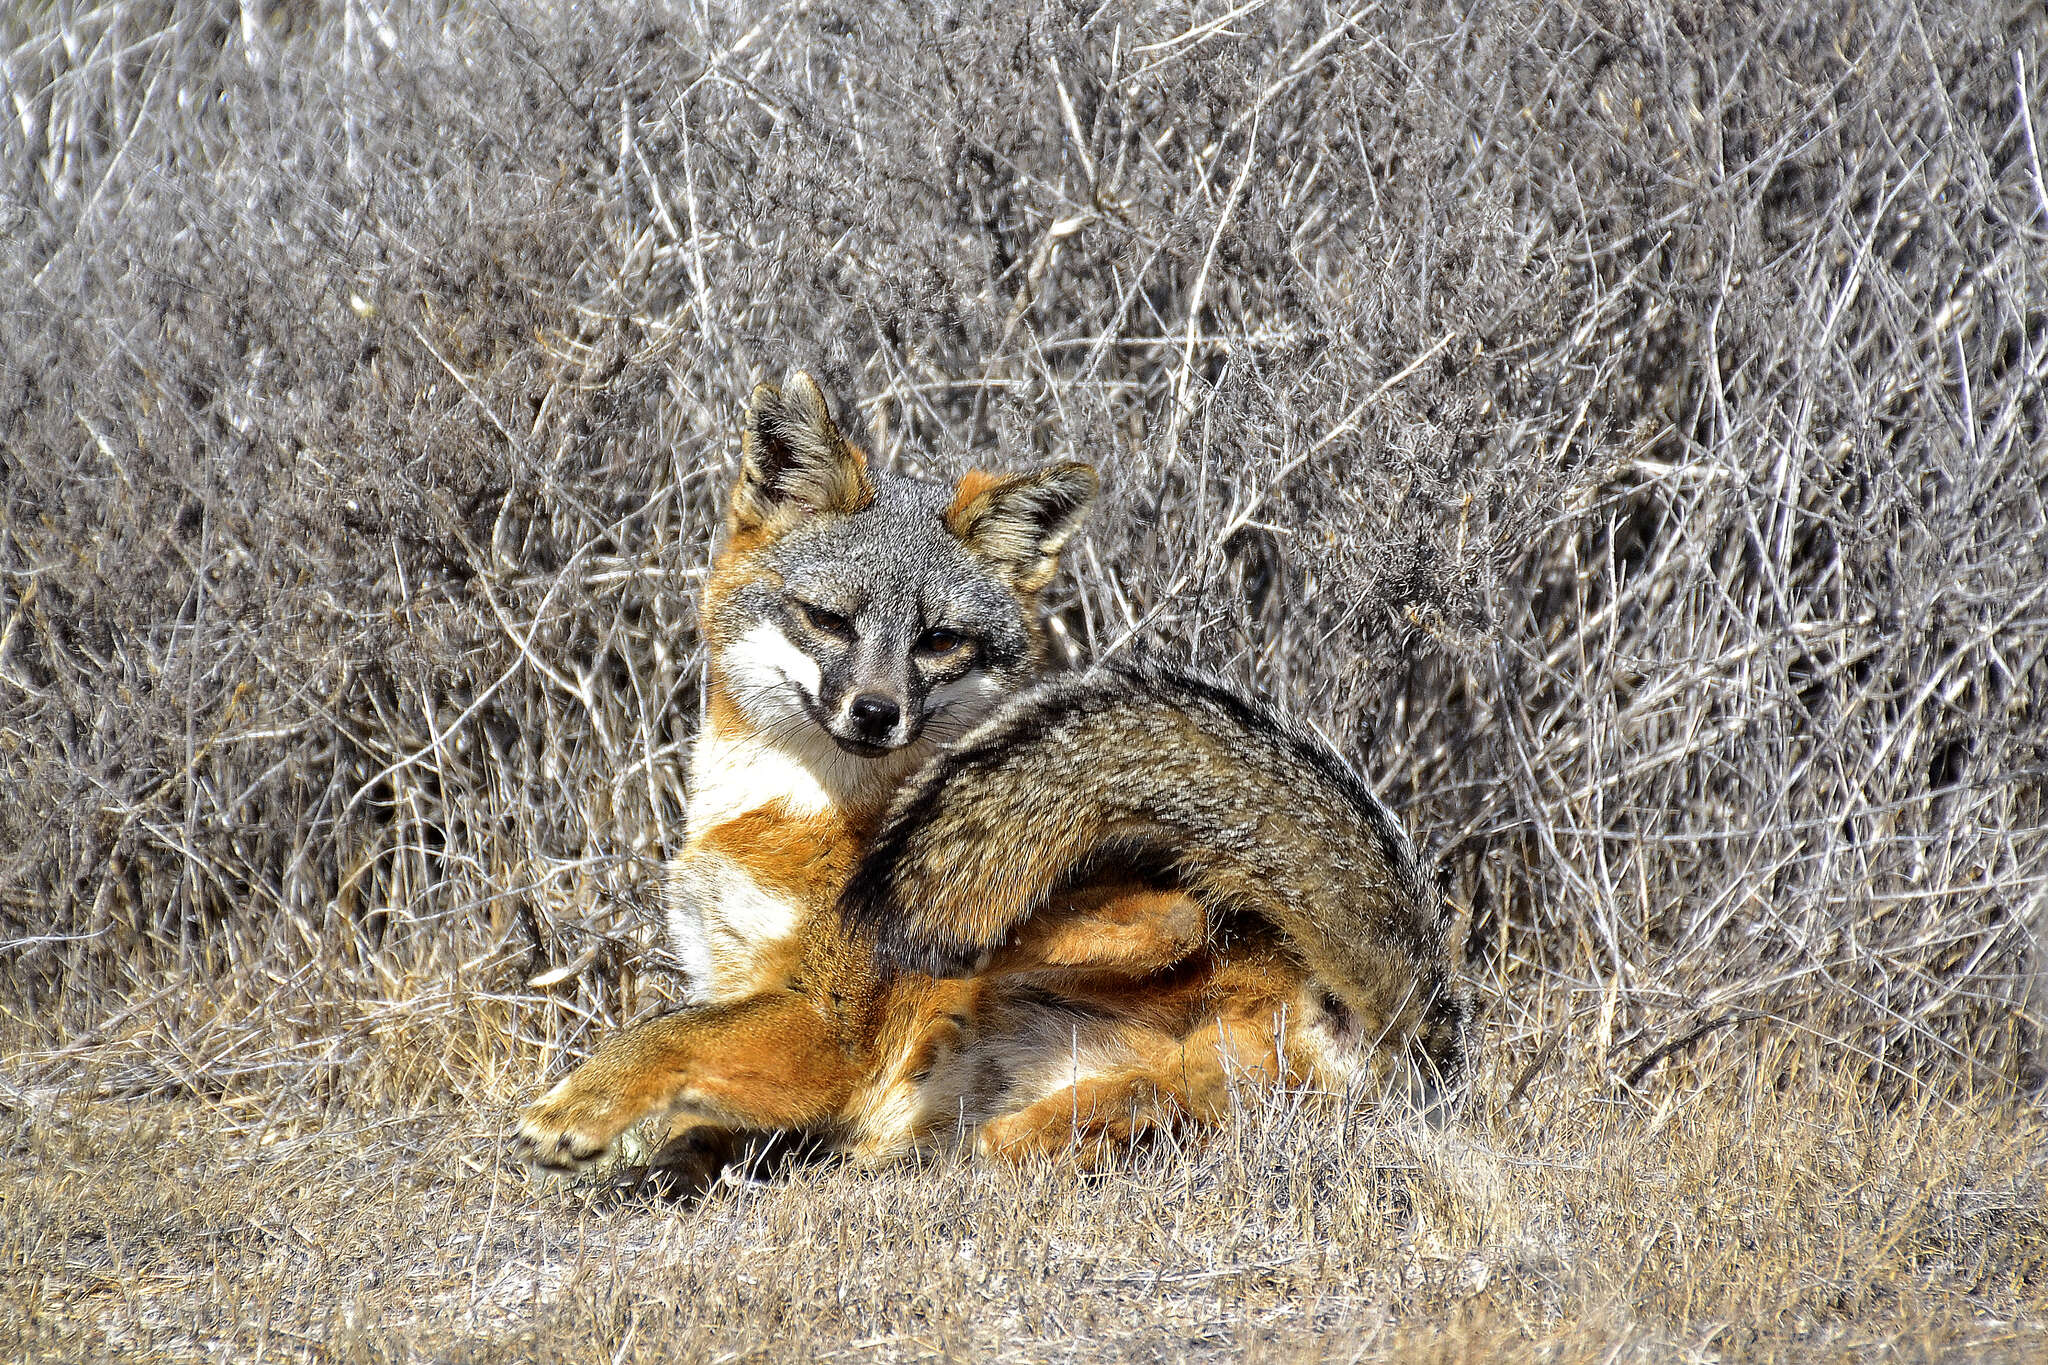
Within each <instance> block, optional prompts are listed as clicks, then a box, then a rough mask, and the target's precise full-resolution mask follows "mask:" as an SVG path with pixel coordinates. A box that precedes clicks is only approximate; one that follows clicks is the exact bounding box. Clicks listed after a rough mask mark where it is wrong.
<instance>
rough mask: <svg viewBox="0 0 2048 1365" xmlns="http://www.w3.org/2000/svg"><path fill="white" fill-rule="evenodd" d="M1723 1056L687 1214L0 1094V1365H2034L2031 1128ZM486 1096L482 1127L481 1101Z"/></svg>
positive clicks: (472, 1130) (441, 1120)
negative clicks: (1602, 1080) (153, 1362)
mask: <svg viewBox="0 0 2048 1365" xmlns="http://www.w3.org/2000/svg"><path fill="white" fill-rule="evenodd" d="M1801 1051H1802V1049H1800V1048H1799V1047H1798V1046H1797V1045H1796V1044H1792V1043H1788V1042H1787V1040H1786V1039H1784V1038H1783V1037H1782V1036H1778V1035H1774V1034H1767V1033H1758V1034H1757V1035H1755V1036H1752V1037H1748V1038H1744V1039H1743V1040H1742V1041H1741V1043H1740V1045H1739V1046H1731V1047H1729V1048H1727V1049H1725V1050H1724V1051H1723V1052H1721V1053H1720V1054H1719V1055H1717V1056H1716V1057H1714V1058H1713V1059H1712V1060H1711V1061H1707V1062H1703V1063H1701V1064H1699V1065H1690V1064H1688V1065H1685V1066H1682V1067H1679V1068H1676V1069H1674V1070H1673V1071H1671V1072H1670V1073H1669V1074H1667V1075H1665V1076H1664V1077H1662V1078H1661V1079H1660V1080H1659V1081H1658V1082H1657V1083H1655V1084H1653V1085H1650V1086H1649V1087H1648V1088H1647V1089H1645V1090H1644V1091H1643V1092H1641V1093H1637V1094H1613V1093H1608V1092H1606V1091H1604V1090H1603V1089H1602V1088H1601V1087H1600V1085H1599V1084H1598V1081H1597V1079H1596V1078H1595V1077H1594V1075H1593V1074H1592V1073H1591V1072H1590V1071H1589V1070H1588V1069H1587V1068H1586V1067H1585V1066H1584V1065H1583V1059H1576V1058H1575V1059H1572V1060H1571V1061H1570V1062H1569V1063H1568V1064H1567V1066H1566V1068H1565V1072H1564V1074H1563V1075H1562V1076H1560V1077H1558V1078H1555V1079H1553V1080H1550V1081H1548V1082H1544V1083H1540V1084H1533V1085H1531V1086H1530V1087H1529V1088H1528V1090H1527V1091H1526V1092H1525V1094H1524V1096H1523V1097H1522V1099H1521V1100H1520V1101H1518V1102H1517V1103H1515V1104H1513V1105H1503V1103H1502V1100H1503V1098H1504V1094H1505V1092H1506V1090H1507V1089H1508V1086H1509V1083H1510V1082H1511V1080H1512V1077H1511V1076H1509V1075H1507V1074H1506V1072H1505V1071H1504V1070H1503V1068H1502V1065H1501V1062H1502V1061H1506V1060H1512V1061H1513V1062H1514V1063H1515V1064H1517V1065H1519V1064H1521V1063H1522V1062H1523V1061H1524V1059H1523V1058H1521V1057H1515V1058H1512V1059H1504V1058H1502V1059H1496V1061H1495V1063H1494V1064H1493V1065H1491V1066H1490V1067H1488V1069H1487V1071H1486V1073H1485V1074H1484V1075H1483V1076H1482V1077H1481V1080H1480V1082H1479V1086H1478V1096H1479V1099H1478V1103H1477V1105H1476V1108H1475V1112H1473V1113H1472V1114H1471V1115H1469V1116H1468V1119H1467V1121H1465V1122H1462V1123H1460V1124H1458V1125H1456V1126H1454V1127H1452V1128H1449V1129H1446V1130H1443V1131H1433V1130H1430V1129H1428V1128H1424V1127H1417V1126H1414V1125H1412V1124H1406V1123H1392V1124H1383V1123H1381V1122H1379V1121H1377V1120H1375V1119H1374V1118H1373V1117H1372V1116H1371V1115H1370V1114H1360V1113H1357V1112H1354V1111H1351V1110H1349V1109H1348V1108H1347V1107H1345V1106H1342V1105H1338V1104H1334V1103H1331V1102H1328V1101H1325V1100H1321V1099H1315V1098H1305V1097H1300V1096H1291V1097H1289V1096H1281V1097H1265V1098H1262V1099H1260V1100H1258V1101H1255V1102H1254V1103H1253V1104H1252V1105H1251V1106H1250V1107H1249V1109H1248V1111H1247V1112H1245V1113H1243V1114H1241V1115H1240V1117H1239V1121H1238V1122H1236V1123H1235V1124H1234V1125H1233V1126H1232V1127H1230V1128H1229V1129H1228V1130H1227V1131H1225V1132H1223V1133H1221V1134H1219V1135H1217V1136H1215V1137H1213V1138H1212V1139H1210V1140H1207V1141H1205V1142H1203V1143H1201V1144H1199V1145H1197V1146H1194V1147H1191V1148H1186V1149H1182V1148H1179V1147H1175V1146H1172V1145H1165V1146H1161V1147H1157V1148H1154V1149H1151V1150H1148V1151H1145V1152H1141V1153H1139V1154H1137V1155H1135V1156H1134V1157H1132V1158H1131V1159H1130V1161H1129V1162H1128V1164H1127V1165H1125V1166H1123V1167H1121V1168H1118V1169H1113V1170H1111V1171H1108V1172H1106V1173H1103V1174H1099V1175H1096V1176H1093V1177H1085V1178H1084V1177H1076V1176H1073V1175H1070V1174H1066V1173H1064V1172H1058V1171H1046V1170H1030V1171H1022V1172H1019V1171H1013V1170H1009V1169H1003V1168H991V1167H969V1166H963V1165H960V1164H956V1163H953V1162H950V1161H941V1162H936V1163H934V1164H932V1165H931V1166H929V1167H927V1168H925V1169H922V1170H908V1169H898V1170H892V1171H888V1172H884V1173H881V1174H871V1173H863V1172H857V1171H852V1170H847V1169H842V1168H831V1167H827V1168H813V1169H802V1170H797V1171H794V1172H791V1173H788V1174H785V1175H782V1176H778V1177H777V1178H775V1179H773V1180H770V1181H767V1182H765V1183H759V1184H746V1183H738V1184H729V1185H726V1186H722V1187H720V1188H718V1189H716V1190H714V1192H713V1193H712V1194H711V1195H710V1196H709V1197H708V1198H707V1199H706V1200H705V1201H704V1202H703V1203H702V1204H701V1205H697V1206H694V1207H691V1208H688V1209H679V1208H676V1207H672V1206H670V1205H667V1204H663V1203H660V1202H658V1201H654V1202H650V1201H647V1200H644V1199H643V1200H627V1201H624V1202H620V1201H617V1200H613V1199H608V1198H599V1197H593V1196H592V1195H591V1194H590V1193H589V1192H587V1191H581V1190H576V1189H570V1188H567V1187H559V1186H558V1187H552V1188H550V1187H545V1186H542V1185H540V1184H538V1183H536V1181H535V1180H534V1179H533V1178H532V1177H529V1176H528V1175H527V1174H525V1173H524V1172H523V1171H519V1170H515V1169H508V1168H506V1167H505V1166H504V1165H502V1163H501V1150H502V1149H501V1148H500V1147H499V1145H498V1143H497V1138H498V1135H499V1131H500V1130H499V1126H498V1120H499V1119H500V1118H501V1117H502V1113H501V1111H494V1110H493V1109H492V1108H490V1107H489V1106H488V1105H483V1104H478V1103H477V1102H476V1098H477V1097H475V1096H472V1097H471V1100H470V1102H469V1103H468V1104H467V1105H466V1106H464V1107H463V1108H462V1109H461V1110H460V1111H458V1112H456V1113H454V1114H452V1115H451V1113H450V1112H449V1111H448V1110H446V1109H440V1108H436V1109H416V1110H410V1111H400V1112H391V1113H385V1114H382V1115H380V1116H378V1117H374V1118H372V1117H370V1116H368V1115H367V1114H365V1113H364V1112H362V1111H361V1110H359V1109H350V1108H336V1109H330V1110H327V1111H306V1110H297V1111H294V1110H280V1108H279V1107H278V1106H275V1105H271V1104H267V1103H262V1102H249V1103H241V1104H212V1105H204V1104H196V1103H192V1102H189V1101H186V1102H178V1101H159V1102H150V1103H135V1104H112V1103H104V1102H98V1103H95V1102H90V1101H84V1100H79V1099H75V1098H59V1097H56V1096H53V1095H51V1094H49V1093H47V1092H45V1093H44V1094H42V1095H39V1096H36V1097H33V1098H30V1097H27V1096H23V1095H20V1094H15V1095H11V1096H10V1098H9V1102H8V1107H7V1127H6V1129H5V1146H4V1148H0V1174H4V1177H5V1179H4V1186H0V1188H4V1189H5V1194H4V1195H0V1201H4V1203H0V1214H4V1217H0V1227H4V1229H5V1231H4V1232H0V1266H4V1267H5V1273H6V1279H7V1287H8V1292H7V1295H6V1297H5V1300H4V1307H0V1345H4V1346H6V1347H11V1348H12V1350H11V1351H10V1354H15V1355H20V1356H23V1357H26V1358H32V1359H80V1358H87V1357H95V1356H102V1355H119V1356H122V1357H124V1358H135V1357H136V1356H138V1355H144V1354H147V1355H150V1356H152V1357H160V1358H196V1357H200V1356H208V1357H211V1358H220V1357H222V1356H227V1357H230V1358H242V1359H254V1358H259V1357H261V1358H272V1357H275V1358H310V1359H318V1360H351V1361H352V1360H387V1359H416V1358H435V1359H470V1358H475V1359H503V1358H506V1357H508V1356H518V1357H521V1358H527V1359H561V1360H643V1359H644V1360H650V1361H652V1360H661V1359H686V1360H711V1359H736V1360H752V1359H774V1360H824V1359H847V1360H918V1359H928V1358H943V1359H979V1360H1020V1361H1021V1360H1077V1361H1081V1360H1096V1359H1119V1360H1124V1359H1131V1360H1153V1359H1188V1358H1195V1359H1217V1360H1226V1359H1254V1360H1266V1359H1271V1360H1360V1359H1381V1358H1393V1357H1400V1358H1408V1357H1412V1356H1416V1355H1421V1356H1442V1357H1445V1358H1458V1359H1474V1358H1480V1359H1486V1358H1501V1359H1515V1360H1522V1359H1528V1358H1530V1357H1531V1356H1532V1355H1538V1356H1540V1358H1543V1359H1548V1360H1554V1361H1560V1362H1569V1361H1582V1360H1583V1361H1593V1360H1617V1359H1659V1360H1662V1359H1755V1360H1844V1361H1847V1360H1868V1359H1874V1358H1887V1359H1906V1360H1962V1359H1968V1360H2011V1361H2023V1360H2029V1359H2038V1358H2039V1357H2040V1353H2041V1351H2042V1350H2044V1349H2048V1311H2044V1310H2048V1302H2044V1294H2043V1290H2042V1286H2043V1283H2044V1280H2048V1200H2044V1196H2043V1193H2042V1189H2043V1175H2044V1170H2043V1166H2044V1144H2043V1138H2044V1136H2048V1134H2044V1132H2043V1126H2042V1122H2041V1120H2040V1117H2039V1115H2038V1114H2035V1113H2032V1112H2025V1113H2022V1112H2018V1111H2015V1110H2013V1109H2011V1108H2010V1107H2007V1108H1997V1107H1991V1106H1982V1107H1980V1106H1963V1107H1958V1106H1956V1105H1954V1104H1952V1103H1950V1102H1948V1101H1943V1100H1936V1099H1932V1098H1924V1099H1922V1100H1921V1101H1920V1102H1918V1103H1916V1104H1913V1105H1907V1106H1893V1107H1890V1108H1885V1107H1880V1106H1877V1105H1874V1104H1872V1103H1871V1102H1870V1097H1869V1096H1868V1094H1867V1093H1865V1091H1864V1089H1863V1087H1862V1083H1861V1081H1860V1080H1859V1079H1858V1078H1856V1077H1855V1076H1853V1075H1847V1074H1845V1071H1847V1070H1851V1069H1850V1068H1845V1067H1843V1066H1841V1065H1840V1064H1839V1063H1838V1064H1835V1065H1832V1066H1831V1065H1828V1064H1825V1063H1821V1064H1816V1063H1814V1062H1812V1061H1810V1060H1804V1059H1802V1058H1801V1057H1800V1054H1801ZM512 1089H513V1087H510V1086H508V1087H506V1088H505V1089H504V1090H503V1091H501V1092H500V1097H501V1098H502V1097H509V1095H510V1094H511V1093H512Z"/></svg>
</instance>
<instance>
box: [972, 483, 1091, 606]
mask: <svg viewBox="0 0 2048 1365" xmlns="http://www.w3.org/2000/svg"><path fill="white" fill-rule="evenodd" d="M1095 489H1096V478H1095V471H1094V470H1093V469H1091V468H1090V467H1089V466H1087V465H1085V464H1079V463H1076V462H1074V461H1068V462H1066V463H1064V464H1055V465H1047V466H1046V467H1045V468H1043V469H1034V470H1031V471H1029V472H1028V473H1024V474H1011V475H1008V476H1004V475H1000V474H985V473H981V472H979V471H976V472H975V473H971V474H969V475H967V476H966V477H965V478H963V479H961V480H960V486H959V488H958V489H957V490H956V491H955V492H954V494H953V505H952V506H951V507H949V508H947V509H946V525H947V526H948V527H949V528H950V529H951V530H952V532H953V534H954V535H956V536H958V537H959V538H960V542H961V544H963V545H965V546H966V547H967V548H968V549H969V550H970V551H972V552H973V553H975V554H977V555H979V556H981V557H982V558H983V559H986V560H990V561H992V562H993V563H995V564H996V565H998V566H999V567H1001V568H1002V569H1003V571H1004V572H1005V573H1006V574H1007V575H1008V576H1009V578H1010V580H1011V582H1013V583H1015V584H1016V585H1017V587H1018V588H1020V589H1022V590H1023V591H1025V592H1037V591H1038V590H1039V589H1040V588H1043V587H1044V586H1045V585H1046V584H1047V583H1050V582H1051V581H1052V576H1053V574H1055V573H1057V572H1058V571H1059V567H1060V550H1061V548H1062V547H1063V546H1065V545H1066V543H1067V541H1069V540H1070V539H1072V538H1073V535H1074V532H1075V531H1077V530H1079V529H1080V527H1081V521H1082V519H1083V518H1084V517H1086V516H1087V515H1088V506H1089V504H1090V503H1092V502H1094V501H1095Z"/></svg>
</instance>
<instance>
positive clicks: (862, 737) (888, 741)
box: [825, 692, 920, 753]
mask: <svg viewBox="0 0 2048 1365" xmlns="http://www.w3.org/2000/svg"><path fill="white" fill-rule="evenodd" d="M904 718H905V707H904V705H903V703H902V701H900V700H899V699H897V698H896V697H894V696H891V695H889V694H887V693H883V692H855V693H853V694H851V695H850V696H848V697H847V699H846V702H845V704H844V705H842V706H841V707H840V708H839V712H838V714H837V715H836V716H834V717H833V719H832V720H831V721H830V722H829V723H828V724H827V725H826V727H825V728H826V730H827V731H828V732H829V733H830V734H831V736H832V737H833V738H834V739H836V740H838V741H839V742H840V743H841V744H843V745H846V746H848V747H851V748H853V749H854V751H855V752H857V753H858V752H866V753H881V752H883V751H886V750H889V749H900V748H902V747H903V746H904V745H906V744H908V743H910V742H911V741H912V740H914V739H916V738H917V730H918V729H919V728H920V727H918V726H917V725H915V724H914V723H913V724H905V723H904Z"/></svg>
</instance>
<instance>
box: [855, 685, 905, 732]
mask: <svg viewBox="0 0 2048 1365" xmlns="http://www.w3.org/2000/svg"><path fill="white" fill-rule="evenodd" d="M846 714H847V717H848V718H849V719H850V720H852V721H853V725H854V728H855V729H856V730H859V731H860V732H861V734H862V736H863V737H865V738H868V739H872V740H875V741H880V740H882V739H885V738H887V737H888V734H889V732H890V731H891V730H893V729H895V728H896V722H897V721H898V720H899V719H900V718H901V717H902V715H903V708H902V707H900V706H898V705H897V704H896V703H895V702H894V701H892V700H891V699H889V698H888V697H881V696H876V695H875V694H874V693H872V692H863V693H862V694H861V695H859V696H857V697H855V698H854V699H853V703H852V705H850V706H848V707H847V708H846Z"/></svg>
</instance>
